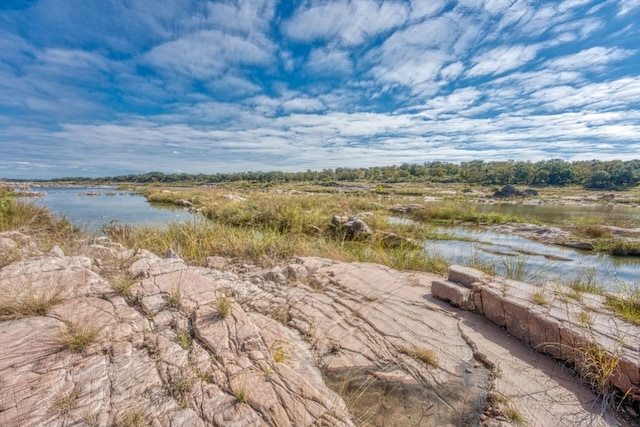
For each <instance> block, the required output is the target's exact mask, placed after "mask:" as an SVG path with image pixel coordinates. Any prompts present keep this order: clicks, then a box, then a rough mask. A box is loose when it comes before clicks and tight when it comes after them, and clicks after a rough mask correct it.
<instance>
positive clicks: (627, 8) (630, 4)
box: [618, 0, 640, 15]
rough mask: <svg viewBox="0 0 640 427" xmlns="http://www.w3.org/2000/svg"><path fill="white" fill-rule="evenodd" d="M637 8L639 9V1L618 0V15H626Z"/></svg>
mask: <svg viewBox="0 0 640 427" xmlns="http://www.w3.org/2000/svg"><path fill="white" fill-rule="evenodd" d="M638 8H640V0H620V10H619V12H618V15H626V14H628V13H630V12H631V11H633V10H634V9H638Z"/></svg>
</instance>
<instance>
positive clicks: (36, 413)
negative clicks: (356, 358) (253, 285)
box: [0, 242, 353, 426]
mask: <svg viewBox="0 0 640 427" xmlns="http://www.w3.org/2000/svg"><path fill="white" fill-rule="evenodd" d="M103 243H104V242H103ZM87 251H88V252H89V253H93V252H94V251H95V253H100V254H101V255H102V256H110V257H111V258H112V259H111V261H109V262H116V261H117V262H118V263H120V264H122V265H123V267H126V268H127V269H128V271H129V273H130V275H129V276H128V277H139V278H140V279H139V281H137V282H133V283H130V284H129V285H130V287H129V286H127V287H126V288H123V287H120V286H118V285H114V284H113V282H112V283H110V282H109V281H107V280H105V278H103V277H101V275H100V274H99V273H100V272H101V271H102V269H101V268H99V267H98V263H96V262H95V260H92V259H91V258H89V257H65V256H61V257H51V256H45V257H40V258H35V259H28V260H25V261H20V262H15V263H13V264H11V265H9V266H6V267H4V268H3V269H2V270H0V290H1V291H2V302H1V304H2V305H0V307H1V308H0V313H1V315H2V320H3V321H1V322H0V348H1V349H2V350H0V384H1V388H0V390H1V391H0V425H2V426H63V425H96V426H112V425H134V424H128V422H132V420H138V422H141V424H135V425H158V426H167V425H172V426H207V425H216V426H249V425H255V426H259V425H278V426H281V425H282V426H285V425H290V426H304V425H331V426H350V425H353V424H352V422H351V421H350V417H349V415H348V412H347V409H346V406H345V403H344V401H343V400H342V399H341V398H340V397H339V396H338V395H337V394H335V393H334V392H333V391H331V390H330V389H329V388H328V387H327V386H326V385H325V384H324V381H323V380H322V377H321V375H320V372H319V371H318V369H317V368H316V367H315V365H314V363H313V356H312V351H311V349H310V347H309V345H308V344H307V343H306V342H304V341H303V340H302V339H301V337H300V336H299V335H297V334H295V333H294V332H292V331H289V330H287V329H286V328H285V327H284V326H282V325H281V324H279V323H278V322H276V321H274V320H272V319H270V318H267V317H266V316H264V315H261V314H258V313H250V314H249V313H246V312H245V311H244V310H243V308H242V307H241V306H240V305H239V304H238V303H237V302H235V301H234V299H233V297H227V296H226V294H225V293H224V289H225V288H224V285H225V284H226V283H227V282H228V281H230V280H234V281H237V282H238V283H237V285H239V286H242V285H240V283H241V280H240V279H239V278H237V277H235V276H232V277H229V276H227V275H225V274H224V273H220V272H217V271H215V270H204V269H194V268H189V267H187V266H186V264H184V262H182V261H181V260H179V259H175V258H170V259H161V258H158V257H156V256H155V255H153V254H151V253H148V252H138V253H133V252H132V251H126V250H125V251H118V250H117V249H115V248H114V247H109V246H105V245H104V244H96V245H92V247H90V248H88V249H87ZM109 262H108V261H105V260H104V259H102V260H101V262H100V263H99V264H101V265H102V266H103V267H106V265H107V264H108V263H109ZM114 280H115V279H114ZM118 280H128V279H118ZM116 289H119V292H117V291H116ZM36 301H40V302H42V301H46V303H44V306H43V307H42V309H41V310H39V311H37V312H22V311H20V310H19V307H18V308H15V307H14V308H15V309H13V310H11V311H9V309H8V308H7V307H8V306H10V305H11V304H13V305H14V306H26V305H27V304H33V303H35V302H36ZM221 301H226V304H228V309H227V310H228V311H227V312H226V314H223V311H222V308H221V307H223V305H222V304H221ZM280 347H282V348H285V349H286V357H284V355H281V354H280V353H279V348H280ZM289 349H291V350H290V351H289Z"/></svg>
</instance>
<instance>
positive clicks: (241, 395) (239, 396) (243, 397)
mask: <svg viewBox="0 0 640 427" xmlns="http://www.w3.org/2000/svg"><path fill="white" fill-rule="evenodd" d="M233 396H234V397H235V398H236V400H237V401H238V402H239V403H246V402H247V392H246V391H244V389H239V390H237V391H235V392H234V393H233Z"/></svg>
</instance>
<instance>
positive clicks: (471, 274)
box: [448, 265, 486, 288]
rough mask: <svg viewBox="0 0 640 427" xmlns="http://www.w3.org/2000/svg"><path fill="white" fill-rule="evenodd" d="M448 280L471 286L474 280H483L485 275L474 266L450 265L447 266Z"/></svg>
mask: <svg viewBox="0 0 640 427" xmlns="http://www.w3.org/2000/svg"><path fill="white" fill-rule="evenodd" d="M448 278H449V280H450V281H451V282H455V283H459V284H461V285H464V286H466V287H467V288H471V285H472V284H473V283H476V282H484V281H485V280H486V275H485V274H484V273H483V272H481V271H479V270H476V269H474V268H469V267H462V266H460V265H452V266H451V267H449V277H448Z"/></svg>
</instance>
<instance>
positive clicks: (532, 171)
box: [54, 159, 640, 189]
mask: <svg viewBox="0 0 640 427" xmlns="http://www.w3.org/2000/svg"><path fill="white" fill-rule="evenodd" d="M69 180H73V181H83V182H90V183H101V182H115V183H118V182H133V183H187V184H214V183H223V182H237V181H248V182H252V183H286V182H318V183H326V184H330V183H338V182H358V181H366V182H379V183H395V182H433V183H466V184H470V185H506V184H516V185H530V186H549V185H551V186H565V185H581V186H583V187H585V188H593V189H624V188H628V187H633V186H636V185H638V183H640V160H630V161H621V160H611V161H600V160H590V161H574V162H568V161H565V160H561V159H552V160H543V161H539V162H530V161H513V160H508V161H490V162H485V161H483V160H474V161H470V162H461V163H459V164H456V163H448V162H426V163H423V164H409V163H404V164H402V165H399V166H397V165H394V166H375V167H368V168H335V169H322V170H319V171H312V170H307V171H304V172H279V171H271V172H261V171H257V172H236V173H214V174H202V173H200V174H187V173H170V174H167V173H162V172H149V173H144V174H137V175H134V174H130V175H120V176H113V177H101V178H62V179H58V180H54V181H69Z"/></svg>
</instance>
